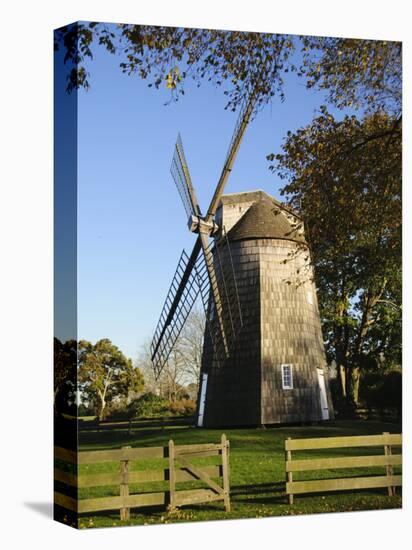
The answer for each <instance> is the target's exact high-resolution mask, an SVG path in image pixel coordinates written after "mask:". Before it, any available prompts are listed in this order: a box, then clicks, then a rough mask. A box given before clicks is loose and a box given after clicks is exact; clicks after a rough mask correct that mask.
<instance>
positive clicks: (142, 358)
mask: <svg viewBox="0 0 412 550" xmlns="http://www.w3.org/2000/svg"><path fill="white" fill-rule="evenodd" d="M204 331H205V314H204V312H203V310H202V309H200V308H196V307H195V308H194V309H193V310H192V311H191V313H190V314H189V316H188V318H187V320H186V323H185V325H184V327H183V330H182V332H181V334H180V335H179V338H178V340H177V342H176V343H175V345H174V347H173V350H172V353H171V354H170V356H169V359H168V361H167V362H166V364H165V365H164V367H163V370H162V372H161V374H160V376H159V377H158V379H156V378H155V375H154V371H153V364H152V361H151V353H150V341H147V342H145V343H144V344H143V346H142V350H141V352H140V354H139V357H138V358H137V362H136V364H137V365H138V367H139V368H140V370H141V371H142V372H143V373H144V377H145V381H146V388H147V389H148V390H149V391H151V392H152V393H155V394H158V395H161V396H162V397H166V398H167V399H169V401H172V402H174V401H175V400H176V399H178V398H179V396H180V394H181V393H182V392H183V391H184V388H185V387H187V386H189V385H192V384H195V386H196V390H197V387H198V384H199V377H200V366H201V361H202V352H203V337H204ZM196 392H197V391H196ZM190 393H193V387H191V389H190Z"/></svg>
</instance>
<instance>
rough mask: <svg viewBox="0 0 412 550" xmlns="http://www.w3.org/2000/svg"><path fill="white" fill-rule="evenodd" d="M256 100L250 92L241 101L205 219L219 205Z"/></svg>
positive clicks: (209, 216)
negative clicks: (246, 98)
mask: <svg viewBox="0 0 412 550" xmlns="http://www.w3.org/2000/svg"><path fill="white" fill-rule="evenodd" d="M256 100H257V95H256V93H252V94H251V95H250V97H249V99H248V100H247V101H246V100H245V102H244V103H243V105H242V107H241V109H240V112H239V116H238V119H237V122H236V126H235V129H234V131H233V134H232V139H231V141H230V144H229V149H228V152H227V155H226V159H225V163H224V165H223V169H222V173H221V175H220V178H219V181H218V184H217V186H216V189H215V193H214V195H213V197H212V200H211V202H210V206H209V209H208V211H207V221H210V220H211V219H212V218H213V216H214V215H215V213H216V210H217V207H218V206H219V201H220V198H221V196H222V194H223V191H224V188H225V185H226V182H227V178H228V177H229V174H230V172H231V170H232V167H233V163H234V162H235V158H236V155H237V152H238V150H239V147H240V144H241V142H242V139H243V136H244V134H245V131H246V128H247V125H248V124H249V121H250V118H251V116H252V113H253V109H254V107H255V104H256Z"/></svg>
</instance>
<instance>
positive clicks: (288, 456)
mask: <svg viewBox="0 0 412 550" xmlns="http://www.w3.org/2000/svg"><path fill="white" fill-rule="evenodd" d="M291 439H292V438H291V437H288V439H287V440H288V441H290V440H291ZM285 461H286V464H287V463H288V462H291V461H292V451H289V450H287V451H285ZM286 480H287V482H288V483H292V482H293V474H292V472H287V473H286ZM288 499H289V504H293V493H289V494H288Z"/></svg>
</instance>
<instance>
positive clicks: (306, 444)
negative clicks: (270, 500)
mask: <svg viewBox="0 0 412 550" xmlns="http://www.w3.org/2000/svg"><path fill="white" fill-rule="evenodd" d="M401 445H402V435H401V434H389V433H387V432H384V433H383V434H381V435H365V436H352V437H322V438H318V439H291V438H290V437H289V438H288V439H287V440H286V441H285V461H286V479H287V482H286V494H287V495H288V498H289V504H293V495H296V494H302V493H319V492H326V491H344V490H351V489H370V488H378V487H387V488H388V494H389V495H394V494H395V487H399V486H401V485H402V476H401V475H394V471H393V467H394V466H401V465H402V454H401V452H400V453H398V454H392V447H400V446H401ZM348 447H382V454H378V455H376V454H374V455H366V456H343V457H331V458H309V459H308V458H304V459H297V460H296V459H294V460H292V452H294V451H295V452H296V451H312V450H320V449H337V448H348ZM365 467H367V468H369V467H381V468H382V467H383V468H385V474H386V475H384V476H382V475H368V476H366V477H341V478H334V479H312V480H309V481H293V474H294V473H295V472H305V471H318V470H335V469H341V468H342V469H345V468H365Z"/></svg>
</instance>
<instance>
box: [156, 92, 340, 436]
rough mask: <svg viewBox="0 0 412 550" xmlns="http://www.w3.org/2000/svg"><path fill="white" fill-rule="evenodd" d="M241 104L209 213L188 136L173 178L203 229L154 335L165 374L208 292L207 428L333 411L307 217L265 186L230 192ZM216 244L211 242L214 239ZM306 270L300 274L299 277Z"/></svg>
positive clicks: (192, 221) (202, 404)
mask: <svg viewBox="0 0 412 550" xmlns="http://www.w3.org/2000/svg"><path fill="white" fill-rule="evenodd" d="M254 104H255V102H254V97H253V96H252V98H251V99H250V100H249V102H247V103H246V104H245V105H244V108H243V109H242V110H241V112H240V115H239V119H238V122H237V124H236V127H235V131H234V134H233V137H232V140H231V143H230V146H229V151H228V154H227V156H226V160H225V163H224V166H223V170H222V174H221V176H220V179H219V181H218V184H217V187H216V190H215V193H214V195H213V198H212V201H211V203H210V206H209V208H208V210H207V212H206V214H205V215H202V213H201V211H200V207H199V204H198V201H197V198H196V195H195V192H194V188H193V185H192V181H191V178H190V174H189V170H188V166H187V163H186V159H185V156H184V152H183V146H182V142H181V139H180V136H179V137H178V140H177V142H176V147H175V153H174V157H173V162H172V168H171V171H172V175H173V178H174V180H175V183H176V185H177V187H178V190H179V193H180V195H181V198H182V201H183V204H184V206H185V209H186V212H187V215H188V217H189V221H188V226H189V229H190V231H192V232H193V233H196V234H197V235H198V237H197V239H196V242H195V245H194V248H193V250H192V253H191V254H190V256H188V255H187V254H186V253H185V251H183V253H182V255H181V257H180V260H179V263H178V266H177V269H176V272H175V275H174V278H173V281H172V284H171V287H170V289H169V293H168V295H167V297H166V301H165V304H164V307H163V310H162V313H161V316H160V319H159V322H158V325H157V328H156V331H155V334H154V337H153V340H152V344H151V353H152V362H153V367H154V371H155V374H156V376H159V375H160V373H161V371H162V369H163V368H164V366H165V364H166V362H167V360H168V357H169V355H170V353H171V351H172V349H173V346H174V344H175V343H176V341H177V339H178V337H179V334H180V332H181V330H182V328H183V326H184V323H185V321H186V319H187V317H188V315H189V313H190V310H191V308H192V306H193V304H194V303H195V301H196V299H197V297H198V296H199V294H200V296H201V298H202V301H203V305H204V308H205V312H206V330H205V338H204V349H203V357H202V367H201V379H200V384H199V396H198V411H197V416H198V426H246V425H252V426H256V425H263V424H276V423H287V422H307V421H318V420H326V419H329V418H331V417H332V414H333V409H332V403H331V398H330V392H329V384H328V380H327V374H326V370H325V367H326V359H325V352H324V347H323V340H322V332H321V327H320V320H319V312H318V306H317V300H316V290H315V286H314V283H313V281H312V277H311V276H310V275H311V274H310V273H309V274H306V276H305V277H302V275H303V273H302V272H303V270H304V269H309V270H310V269H311V268H310V267H309V268H308V255H309V251H308V247H307V244H306V242H305V238H304V232H303V224H302V220H300V219H299V218H298V217H297V216H296V215H295V214H293V213H292V212H290V211H288V210H287V209H285V208H284V207H283V206H282V205H281V204H280V203H279V202H278V201H276V200H275V199H274V198H273V197H270V196H269V195H267V194H266V193H264V192H263V191H254V192H248V193H238V194H233V195H223V191H224V187H225V184H226V182H227V178H228V176H229V174H230V171H231V169H232V166H233V163H234V160H235V157H236V153H237V151H238V149H239V146H240V142H241V140H242V137H243V135H244V132H245V130H246V127H247V124H248V122H249V119H250V117H251V115H252V112H253V108H254ZM210 237H213V242H212V243H209V238H210ZM299 274H300V276H299Z"/></svg>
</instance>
